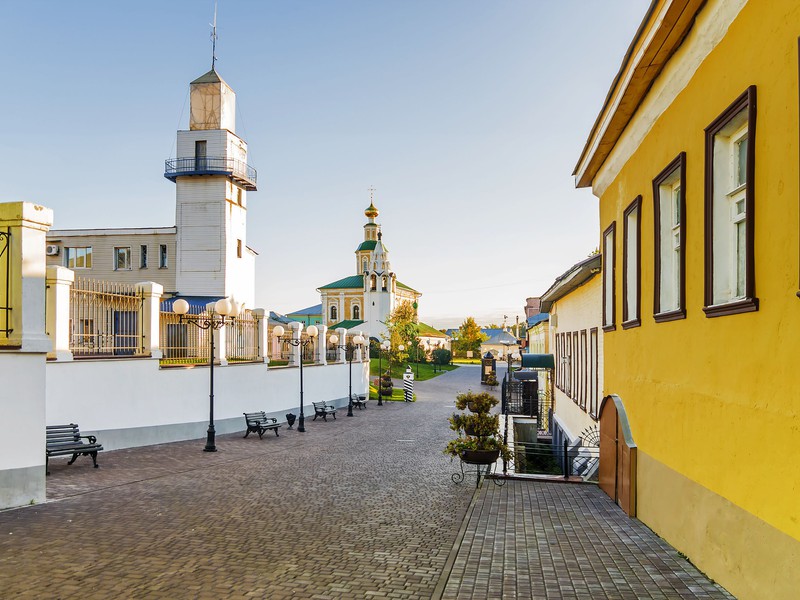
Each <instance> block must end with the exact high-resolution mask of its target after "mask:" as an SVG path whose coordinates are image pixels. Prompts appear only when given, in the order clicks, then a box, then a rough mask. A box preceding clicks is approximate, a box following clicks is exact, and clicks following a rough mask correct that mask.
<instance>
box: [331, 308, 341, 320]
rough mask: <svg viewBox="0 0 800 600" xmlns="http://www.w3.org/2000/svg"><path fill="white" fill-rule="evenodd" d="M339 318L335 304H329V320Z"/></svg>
mask: <svg viewBox="0 0 800 600" xmlns="http://www.w3.org/2000/svg"><path fill="white" fill-rule="evenodd" d="M338 318H339V313H338V311H337V310H336V306H334V305H331V321H336V320H337V319H338Z"/></svg>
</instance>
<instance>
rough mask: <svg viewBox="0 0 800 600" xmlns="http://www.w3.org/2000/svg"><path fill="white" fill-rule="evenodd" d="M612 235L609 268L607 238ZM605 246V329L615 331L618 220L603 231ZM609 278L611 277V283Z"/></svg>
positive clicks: (603, 250) (603, 319)
mask: <svg viewBox="0 0 800 600" xmlns="http://www.w3.org/2000/svg"><path fill="white" fill-rule="evenodd" d="M608 236H611V237H612V239H611V248H612V251H613V256H612V257H611V268H610V269H609V268H608V257H607V256H606V238H607V237H608ZM602 242H603V247H602V250H601V254H600V255H601V256H602V257H603V315H602V316H603V318H602V322H603V331H614V330H615V329H616V328H617V325H616V323H617V275H616V262H617V256H616V254H617V222H616V221H612V222H611V225H609V226H608V227H606V229H605V231H603V240H602ZM608 278H611V281H610V284H609V281H608ZM608 285H611V322H610V323H606V312H607V311H606V288H607V286H608Z"/></svg>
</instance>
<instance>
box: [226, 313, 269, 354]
mask: <svg viewBox="0 0 800 600" xmlns="http://www.w3.org/2000/svg"><path fill="white" fill-rule="evenodd" d="M226 332H227V337H226V344H227V346H228V347H227V349H226V351H227V354H226V356H227V359H228V361H229V362H255V361H257V360H258V359H259V357H260V356H261V345H260V340H259V337H258V317H255V316H254V315H253V313H252V311H249V310H246V311H244V312H243V313H242V314H241V315H240V316H239V317H237V318H236V319H235V320H234V322H233V323H232V324H230V325H228V326H227V329H226Z"/></svg>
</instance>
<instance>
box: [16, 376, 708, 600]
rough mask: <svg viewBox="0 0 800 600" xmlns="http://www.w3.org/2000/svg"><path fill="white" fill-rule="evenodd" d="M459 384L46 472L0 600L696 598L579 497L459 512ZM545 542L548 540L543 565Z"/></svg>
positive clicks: (496, 501)
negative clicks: (291, 427)
mask: <svg viewBox="0 0 800 600" xmlns="http://www.w3.org/2000/svg"><path fill="white" fill-rule="evenodd" d="M477 377H478V370H477V369H474V368H462V369H459V370H457V371H454V372H453V373H450V374H447V375H445V376H443V377H440V378H438V379H435V380H432V381H430V382H424V383H421V384H417V386H418V387H417V392H418V398H419V401H418V402H416V403H414V404H404V403H389V404H388V405H387V406H385V407H377V406H375V403H374V402H371V403H370V406H369V408H368V409H366V410H364V411H358V410H356V411H355V415H356V416H355V417H353V418H347V417H346V416H345V411H340V413H339V415H338V419H337V420H336V421H329V422H328V423H324V422H321V421H320V420H319V419H318V420H317V421H315V422H314V421H311V420H310V419H308V420H307V422H306V429H307V432H306V433H305V434H298V433H297V432H296V431H286V430H285V428H284V430H283V432H282V433H281V435H280V437H277V438H276V437H275V436H274V435H271V434H266V435H265V436H264V439H263V440H259V439H258V437H257V436H256V437H255V438H254V437H253V436H252V435H251V436H250V437H249V438H248V439H246V440H245V439H242V438H241V437H239V436H235V435H234V436H220V437H218V438H217V446H218V448H219V450H220V451H219V452H217V453H215V454H208V453H204V452H202V447H203V445H204V439H198V440H194V441H190V442H180V443H176V444H165V445H161V446H152V447H149V448H139V449H132V450H120V451H114V452H103V453H101V454H100V456H99V463H100V465H101V466H100V468H99V469H93V468H91V461H90V460H89V459H87V458H85V457H80V458H79V459H78V461H77V462H76V463H75V464H73V465H72V466H69V467H68V466H66V461H65V460H54V461H53V462H52V463H51V471H52V475H51V476H50V477H48V497H49V499H50V502H48V503H47V504H46V505H41V506H33V507H26V508H22V509H17V510H10V511H5V512H0V590H1V591H0V596H1V597H2V598H4V599H7V598H73V597H80V598H148V599H150V598H156V599H158V598H170V599H175V598H215V599H216V598H273V599H278V600H280V599H283V598H310V599H328V598H330V599H335V598H400V599H406V598H409V599H411V598H420V599H422V598H431V597H434V596H439V595H441V593H442V592H444V594H445V597H447V598H499V597H501V596H505V597H509V598H511V597H526V594H528V595H529V592H528V590H529V589H530V590H531V591H532V592H536V593H537V594H539V593H541V594H542V595H541V597H552V598H568V597H585V596H584V595H583V592H584V591H585V590H586V589H589V590H590V591H592V592H595V591H596V592H597V593H598V595H597V596H595V595H592V597H603V596H602V594H603V593H607V594H608V595H609V597H623V596H620V595H616V592H617V591H619V590H627V589H630V590H632V591H631V593H633V594H635V593H636V590H638V589H640V588H638V587H635V585H636V582H637V581H642V579H643V577H644V576H643V574H642V571H641V569H647V568H650V567H649V565H653V567H652V568H653V569H655V570H651V571H649V572H648V573H650V575H648V578H649V580H648V581H646V582H645V586H650V587H645V589H648V590H649V589H656V590H661V591H662V592H663V594H662V596H661V597H680V596H681V595H683V596H686V594H687V592H686V590H690V591H691V590H693V589H695V588H694V587H692V586H701V587H702V586H705V587H704V588H703V589H707V588H709V584H708V582H707V581H705V580H702V579H698V575H697V573H696V571H694V570H693V569H692V568H691V566H690V565H688V563H686V562H685V561H681V560H677V559H676V558H675V557H676V556H677V555H676V553H675V551H674V550H671V549H669V548H668V547H666V546H664V545H663V544H660V543H659V542H658V540H657V538H655V536H653V535H652V534H651V533H650V532H649V531H648V530H647V529H646V528H644V527H642V526H641V525H639V524H638V523H636V522H632V521H629V520H628V519H627V518H626V517H624V516H622V515H621V513H618V512H617V511H616V509H614V508H613V505H611V503H610V502H605V503H604V501H603V498H604V497H602V496H601V495H598V492H596V490H594V489H593V488H591V487H587V486H580V487H577V486H559V485H554V484H547V485H542V484H532V483H521V482H509V483H508V484H507V485H506V486H505V487H504V488H496V487H495V486H494V485H492V484H490V483H487V484H485V485H484V486H483V487H482V489H481V491H480V492H479V494H478V495H477V496H476V500H475V502H474V503H473V504H471V502H472V500H473V492H474V485H473V486H470V485H469V483H465V484H462V485H454V484H453V483H452V482H451V481H450V474H451V473H452V472H453V468H454V465H452V464H451V463H450V460H449V458H447V457H445V456H444V455H443V454H442V452H441V449H442V447H443V446H444V444H445V442H446V440H447V439H449V438H450V436H451V434H452V432H451V431H450V430H449V429H448V427H447V422H446V418H447V416H448V415H449V414H450V413H451V412H452V411H453V398H454V395H455V392H456V391H458V390H463V389H466V388H467V387H468V386H470V385H471V386H473V387H476V388H477V387H479V386H478V385H475V384H474V381H473V380H476V379H477ZM253 408H254V409H257V408H259V407H253ZM203 434H204V432H199V435H203ZM100 441H101V442H102V439H101V440H100ZM526 503H529V504H526ZM582 503H584V504H585V503H588V504H590V505H591V506H592V508H593V509H594V508H595V506H600V507H603V508H604V511H603V512H602V513H601V514H602V517H601V518H598V519H597V520H595V521H593V522H592V523H591V525H587V521H586V520H585V519H575V518H570V516H572V517H574V516H575V515H580V514H581V513H582V512H583V505H582ZM544 504H548V505H553V506H556V505H558V506H567V505H569V506H570V510H569V511H567V512H566V513H564V514H563V516H562V517H559V519H558V520H556V521H553V523H552V524H551V525H550V526H546V525H545V524H544V522H543V521H542V520H541V519H540V518H538V517H537V516H536V515H535V514H534V513H531V512H530V511H529V510H528V509H529V508H530V507H534V506H535V505H544ZM529 505H530V506H529ZM471 506H473V507H474V508H470V507H471ZM469 511H471V512H469ZM468 512H469V514H470V518H469V520H468V521H467V523H468V528H467V529H466V530H462V524H463V523H465V516H467V515H468ZM523 513H524V514H523ZM529 513H530V514H529ZM513 515H516V517H514V518H513V519H512V516H513ZM606 522H608V523H609V524H611V526H610V528H609V529H608V530H604V529H603V527H604V524H605V523H606ZM637 526H638V528H637ZM548 527H550V528H551V529H548ZM554 530H558V531H559V532H560V533H561V536H560V538H556V537H555V536H554V535H553V531H554ZM542 535H549V537H548V538H541V536H542ZM493 536H494V537H493ZM462 537H463V543H460V544H459V541H460V540H461V539H462ZM609 537H611V539H614V540H619V544H621V545H623V546H625V547H626V548H629V550H628V552H629V553H632V552H631V550H630V548H632V547H633V546H636V545H639V546H640V547H641V548H643V549H644V551H645V552H646V553H647V556H648V557H649V558H648V561H649V562H648V563H646V564H645V563H642V562H639V563H632V562H626V561H625V559H624V558H621V557H620V556H619V555H618V554H617V553H616V551H615V550H614V548H615V547H616V546H615V545H613V544H610V543H609V542H608V541H607V540H608V539H609ZM504 538H505V539H504ZM545 539H560V540H561V541H560V542H558V543H557V544H551V545H549V546H547V552H545V551H544V548H545V546H546V545H547V542H546V541H543V540H545ZM653 540H654V541H653ZM495 543H497V544H499V545H498V546H497V548H495ZM590 543H592V545H591V546H590V545H589V544H590ZM454 544H455V545H454ZM503 544H504V545H505V550H503ZM659 544H660V545H659ZM582 545H586V551H587V552H592V549H593V548H595V555H594V556H593V558H592V559H591V563H588V562H587V563H586V564H583V562H582V561H581V560H580V559H577V560H576V559H574V558H572V557H570V554H569V552H575V550H576V548H580V547H582ZM490 548H491V549H492V551H491V552H488V550H489V549H490ZM537 548H539V549H540V551H539V552H538V553H537V552H535V550H536V549H537ZM484 554H485V556H484ZM545 559H546V560H545ZM537 561H539V562H540V563H541V564H538V565H537ZM587 564H590V565H591V566H590V568H591V570H592V573H594V575H593V576H592V577H594V579H593V578H592V577H588V576H587V574H586V573H587V571H588V570H589V569H587ZM512 565H513V570H512ZM613 565H616V567H615V568H616V570H609V567H610V566H613ZM504 569H505V576H504V577H503V579H502V582H501V584H500V585H502V586H505V587H502V588H498V587H497V585H498V583H497V580H496V577H497V575H498V574H502V573H503V572H504ZM656 571H658V573H664V576H663V578H661V577H660V576H658V575H657V573H656ZM543 574H544V575H546V576H547V581H546V582H545V583H544V584H541V583H540V582H541V581H542V575H543ZM448 576H449V578H448ZM526 580H527V584H526ZM512 581H513V586H512ZM583 582H586V584H585V586H584V583H583ZM698 582H699V583H698ZM445 584H446V585H445ZM526 585H527V586H530V587H525V586H526ZM570 586H572V587H570ZM586 586H589V587H586ZM598 586H599V587H598ZM625 586H628V587H625ZM653 586H655V587H653ZM696 589H697V590H699V589H700V587H697V588H696ZM532 592H531V593H532ZM498 594H499V595H498ZM545 594H546V595H545ZM628 596H629V597H634V596H632V595H631V594H630V593H629V594H628ZM628 596H625V597H628ZM654 596H655V595H654ZM537 597H538V596H537ZM717 597H721V596H717Z"/></svg>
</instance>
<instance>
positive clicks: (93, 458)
mask: <svg viewBox="0 0 800 600" xmlns="http://www.w3.org/2000/svg"><path fill="white" fill-rule="evenodd" d="M89 454H91V456H92V462H93V463H94V468H95V469H96V468H97V452H96V451H95V452H90V453H89Z"/></svg>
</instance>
